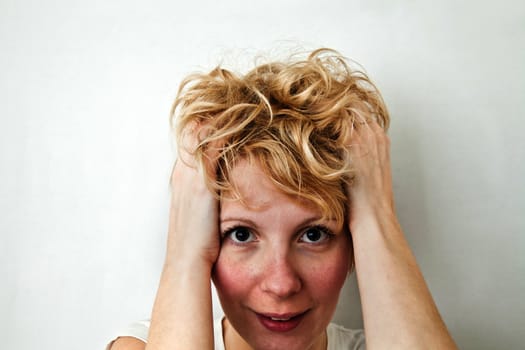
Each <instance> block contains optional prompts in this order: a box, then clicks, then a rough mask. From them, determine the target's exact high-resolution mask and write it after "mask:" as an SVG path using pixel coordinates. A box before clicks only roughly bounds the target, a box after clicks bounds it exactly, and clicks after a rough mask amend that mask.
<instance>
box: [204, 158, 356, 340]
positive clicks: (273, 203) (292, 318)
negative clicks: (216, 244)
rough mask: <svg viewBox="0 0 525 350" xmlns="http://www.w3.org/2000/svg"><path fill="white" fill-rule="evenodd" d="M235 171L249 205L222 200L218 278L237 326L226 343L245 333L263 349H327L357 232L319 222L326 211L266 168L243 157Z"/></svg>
mask: <svg viewBox="0 0 525 350" xmlns="http://www.w3.org/2000/svg"><path fill="white" fill-rule="evenodd" d="M231 175H232V181H233V182H234V183H235V184H236V185H237V187H238V188H239V190H240V192H241V195H242V196H243V198H244V200H245V203H246V206H245V205H244V204H243V203H241V202H239V201H233V200H222V202H221V213H220V228H221V233H222V235H223V240H222V246H221V251H220V255H219V258H218V260H217V262H216V265H215V268H214V273H213V280H214V283H215V286H216V288H217V292H218V295H219V298H220V300H221V304H222V307H223V309H224V312H225V314H226V317H227V320H228V322H229V323H230V324H231V325H232V326H233V328H234V330H233V333H230V332H226V334H225V341H226V345H227V346H228V345H230V346H235V345H236V344H237V345H238V344H239V343H236V342H237V341H238V340H240V338H239V337H238V335H240V336H241V337H242V338H244V340H245V341H246V342H248V344H249V345H250V346H251V347H253V348H255V349H267V350H270V349H289V350H292V349H301V350H304V349H314V348H318V347H322V346H324V345H323V344H324V341H325V332H324V331H325V329H326V326H327V325H328V323H329V322H330V320H331V318H332V315H333V313H334V310H335V307H336V304H337V300H338V298H339V292H340V290H341V288H342V286H343V284H344V281H345V279H346V276H347V272H348V267H349V259H350V243H349V237H348V236H347V235H346V234H345V233H344V232H343V231H342V229H341V226H342V225H340V224H339V223H337V222H335V221H326V220H325V221H319V219H320V218H321V213H320V211H319V210H316V209H315V208H313V207H311V206H307V205H306V203H304V202H301V201H299V200H297V199H293V198H291V197H289V196H287V195H284V194H283V193H282V192H280V191H279V190H278V189H277V188H276V187H275V186H274V185H273V184H272V183H271V182H270V180H269V179H268V178H267V177H266V175H265V174H264V173H263V172H262V171H261V169H260V168H259V167H258V166H256V165H249V164H248V162H241V163H239V164H238V165H237V166H236V167H235V168H234V171H233V173H232V174H231ZM237 333H238V334H237ZM235 343H236V344H235Z"/></svg>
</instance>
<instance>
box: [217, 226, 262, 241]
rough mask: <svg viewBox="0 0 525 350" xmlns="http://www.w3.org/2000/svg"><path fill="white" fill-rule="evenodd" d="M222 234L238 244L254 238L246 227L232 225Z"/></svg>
mask: <svg viewBox="0 0 525 350" xmlns="http://www.w3.org/2000/svg"><path fill="white" fill-rule="evenodd" d="M224 236H225V237H226V236H227V237H228V238H229V239H231V240H232V241H233V242H234V243H238V244H242V243H249V242H252V241H254V240H255V236H254V234H253V233H252V232H251V231H250V230H249V229H247V228H246V227H234V228H232V229H229V230H227V231H226V233H225V235H224Z"/></svg>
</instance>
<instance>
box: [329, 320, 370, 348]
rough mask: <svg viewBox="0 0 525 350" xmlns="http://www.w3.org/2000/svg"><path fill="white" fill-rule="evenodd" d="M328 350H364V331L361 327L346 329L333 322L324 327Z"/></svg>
mask: <svg viewBox="0 0 525 350" xmlns="http://www.w3.org/2000/svg"><path fill="white" fill-rule="evenodd" d="M326 334H327V337H328V350H365V349H366V345H365V333H364V331H363V330H362V329H348V328H345V327H343V326H339V325H337V324H334V323H330V324H329V325H328V327H327V328H326Z"/></svg>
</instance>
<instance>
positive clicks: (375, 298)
mask: <svg viewBox="0 0 525 350" xmlns="http://www.w3.org/2000/svg"><path fill="white" fill-rule="evenodd" d="M351 138H352V140H351V142H349V147H350V151H351V156H352V162H353V168H354V169H355V179H354V182H353V183H352V184H351V185H350V186H349V187H348V189H347V190H348V195H349V201H350V202H349V213H348V215H349V217H348V222H349V229H350V232H351V234H352V241H353V244H354V257H355V270H356V274H357V280H358V284H359V292H360V296H361V305H362V309H363V320H364V324H365V333H366V343H367V344H366V345H367V348H368V349H456V346H455V344H454V341H453V340H452V338H451V337H450V334H449V333H448V331H447V329H446V327H445V324H444V323H443V321H442V319H441V317H440V315H439V312H438V310H437V308H436V306H435V304H434V301H433V300H432V296H431V294H430V291H429V290H428V288H427V286H426V283H425V280H424V278H423V275H422V274H421V271H420V270H419V267H418V266H417V262H416V259H415V258H414V255H413V254H412V251H411V250H410V247H409V245H408V243H407V242H406V239H405V237H404V235H403V231H402V230H401V226H400V225H399V222H398V220H397V217H396V214H395V209H394V196H393V191H392V175H391V170H390V142H389V140H388V137H387V136H386V135H385V133H384V131H383V130H382V128H381V127H380V126H379V125H377V124H376V123H375V122H373V121H369V122H368V123H365V124H358V125H357V126H356V129H354V132H353V134H352V135H351Z"/></svg>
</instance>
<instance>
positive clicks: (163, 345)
mask: <svg viewBox="0 0 525 350" xmlns="http://www.w3.org/2000/svg"><path fill="white" fill-rule="evenodd" d="M203 132H206V130H205V128H204V127H202V126H199V125H193V127H189V128H188V130H187V133H186V134H185V135H184V138H183V142H182V147H181V149H179V160H178V161H177V163H176V165H175V168H174V170H173V174H172V186H173V193H172V203H171V209H170V223H169V233H168V248H167V253H166V260H165V264H164V269H163V271H162V276H161V280H160V284H159V289H158V291H157V298H156V299H155V305H154V307H153V313H152V317H151V328H150V333H149V339H148V344H147V346H146V349H147V350H164V349H165V350H168V349H202V350H211V349H213V320H212V305H211V270H212V268H213V264H214V263H215V260H216V259H217V257H218V254H219V249H220V241H219V223H218V217H219V213H218V210H219V209H218V208H219V205H218V203H217V199H216V198H215V197H214V195H213V194H212V193H211V192H210V191H209V190H208V188H207V187H206V184H205V182H204V178H203V175H202V173H201V172H200V171H199V169H198V167H197V164H196V162H195V159H194V158H193V155H192V153H193V151H194V150H195V147H196V146H197V144H198V140H199V134H200V133H203ZM208 150H209V152H208V153H207V154H206V155H205V156H206V160H207V164H206V165H205V166H207V167H211V169H214V168H215V162H216V158H217V157H216V150H217V149H216V147H210V148H209V149H208Z"/></svg>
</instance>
